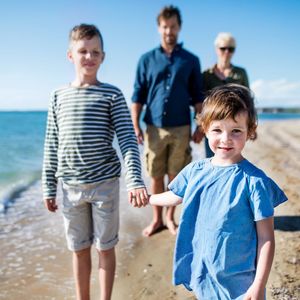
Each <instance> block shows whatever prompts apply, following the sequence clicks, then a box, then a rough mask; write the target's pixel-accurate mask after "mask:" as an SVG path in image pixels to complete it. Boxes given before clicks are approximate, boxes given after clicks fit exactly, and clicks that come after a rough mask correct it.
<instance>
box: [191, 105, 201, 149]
mask: <svg viewBox="0 0 300 300" xmlns="http://www.w3.org/2000/svg"><path fill="white" fill-rule="evenodd" d="M201 110H202V102H198V103H196V104H195V116H196V115H197V114H199V113H201ZM203 137H204V132H203V130H202V127H201V126H199V125H198V126H197V127H196V129H195V131H194V133H193V136H192V140H193V142H194V143H197V144H198V143H200V142H201V141H202V139H203Z"/></svg>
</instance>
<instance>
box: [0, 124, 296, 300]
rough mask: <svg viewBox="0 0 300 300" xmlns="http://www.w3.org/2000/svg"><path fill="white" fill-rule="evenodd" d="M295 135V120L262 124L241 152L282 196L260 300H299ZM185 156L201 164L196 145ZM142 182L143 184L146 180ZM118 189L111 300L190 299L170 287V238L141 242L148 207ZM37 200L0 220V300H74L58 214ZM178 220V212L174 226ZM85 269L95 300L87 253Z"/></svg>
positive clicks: (34, 192)
mask: <svg viewBox="0 0 300 300" xmlns="http://www.w3.org/2000/svg"><path fill="white" fill-rule="evenodd" d="M299 129H300V121H295V120H292V121H276V122H265V123H262V124H260V125H259V131H258V133H259V138H258V140H257V141H255V142H249V143H248V145H247V147H246V149H245V152H244V154H245V157H247V158H248V159H249V160H250V161H252V162H253V163H254V164H256V165H257V166H259V167H260V168H262V169H263V170H264V171H265V172H266V173H267V174H268V175H269V176H270V177H272V178H273V179H274V180H275V181H276V182H277V183H278V184H279V185H280V186H281V187H282V188H283V189H284V191H285V192H286V194H287V195H288V197H289V201H288V202H287V203H286V204H283V205H281V206H279V207H278V208H277V209H276V217H275V236H276V254H275V259H274V263H273V268H272V272H271V275H270V279H269V283H268V288H267V293H268V299H274V300H277V299H278V300H279V299H280V300H282V299H287V300H290V299H300V276H299V264H300V202H299V200H300V134H299V131H300V130H299ZM193 151H194V154H195V156H194V157H195V159H197V158H199V157H200V158H201V157H203V145H200V146H199V145H193ZM145 179H146V183H147V184H149V178H147V177H146V176H145ZM37 185H39V183H37ZM121 186H122V190H121V230H120V243H119V244H118V246H117V271H116V281H115V286H114V292H113V298H112V299H113V300H122V299H136V300H143V299H149V300H150V299H153V300H161V299H162V300H171V299H172V300H177V299H178V300H179V299H181V300H182V299H195V298H194V297H193V294H192V293H190V292H188V291H186V290H185V289H184V288H183V287H182V286H177V287H175V286H173V285H172V283H171V282H172V255H173V247H174V242H175V237H174V236H171V235H170V234H169V232H168V231H167V230H163V231H161V232H160V233H158V234H155V235H154V236H152V237H150V238H144V237H142V235H141V231H142V229H143V228H144V227H145V226H146V225H147V224H148V222H149V221H150V220H151V207H146V208H142V209H137V208H132V207H130V206H129V205H128V204H127V199H126V191H125V188H124V180H123V179H121ZM39 197H41V191H40V189H39V186H33V187H32V188H31V189H29V190H27V191H26V192H25V193H24V194H23V195H22V199H21V200H19V201H16V202H15V203H14V205H13V207H11V208H10V209H9V211H8V212H7V214H6V215H5V216H2V217H1V218H0V243H1V245H0V247H1V266H0V282H1V288H0V299H5V300H7V299H10V300H17V299H18V300H19V299H24V298H25V297H26V298H27V299H30V300H37V299H75V296H74V281H73V277H72V268H71V253H70V252H69V251H68V250H67V249H66V243H65V238H64V232H63V224H62V216H61V213H60V212H58V213H56V214H50V213H48V212H47V211H46V210H45V209H44V207H43V204H42V202H36V201H35V202H32V201H31V199H33V198H35V199H36V198H39ZM179 214H180V207H178V208H177V210H176V217H177V220H178V219H179ZM94 252H95V251H94ZM94 252H93V253H94ZM93 262H94V265H93V272H92V283H91V284H92V297H91V298H92V299H98V298H97V293H98V292H99V286H98V279H97V267H96V265H97V262H96V257H95V253H94V255H93Z"/></svg>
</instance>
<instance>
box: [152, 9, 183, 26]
mask: <svg viewBox="0 0 300 300" xmlns="http://www.w3.org/2000/svg"><path fill="white" fill-rule="evenodd" d="M172 17H177V21H178V25H179V27H181V24H182V20H181V15H180V11H179V9H178V8H177V7H175V6H173V5H170V6H165V7H163V8H162V10H161V11H160V13H159V15H158V16H157V24H158V25H159V23H160V20H161V19H170V18H172Z"/></svg>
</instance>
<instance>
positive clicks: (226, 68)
mask: <svg viewBox="0 0 300 300" xmlns="http://www.w3.org/2000/svg"><path fill="white" fill-rule="evenodd" d="M215 47H216V53H217V63H216V64H215V65H213V66H212V67H211V68H209V69H207V70H206V71H204V73H203V84H204V92H205V93H206V92H207V91H209V90H211V89H213V88H214V87H216V86H220V85H224V84H227V83H237V84H241V85H243V86H246V87H249V81H248V76H247V73H246V70H245V69H243V68H240V67H237V66H234V65H232V63H231V59H232V56H233V54H234V52H235V49H236V42H235V39H234V37H233V36H232V35H231V33H227V32H221V33H219V34H218V35H217V37H216V39H215ZM205 152H206V157H212V156H213V155H214V153H213V152H212V151H211V149H210V148H209V145H208V141H207V139H206V138H205Z"/></svg>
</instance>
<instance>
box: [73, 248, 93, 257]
mask: <svg viewBox="0 0 300 300" xmlns="http://www.w3.org/2000/svg"><path fill="white" fill-rule="evenodd" d="M90 251H91V247H88V248H84V249H81V250H78V251H74V254H75V255H76V256H78V257H81V256H85V255H89V254H90Z"/></svg>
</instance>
